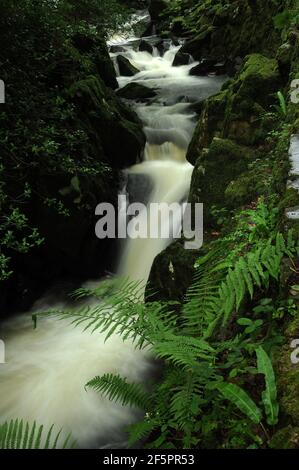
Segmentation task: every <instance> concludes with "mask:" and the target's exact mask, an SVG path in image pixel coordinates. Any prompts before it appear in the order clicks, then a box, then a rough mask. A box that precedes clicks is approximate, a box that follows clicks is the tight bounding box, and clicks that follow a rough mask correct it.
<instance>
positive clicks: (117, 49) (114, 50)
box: [109, 45, 126, 54]
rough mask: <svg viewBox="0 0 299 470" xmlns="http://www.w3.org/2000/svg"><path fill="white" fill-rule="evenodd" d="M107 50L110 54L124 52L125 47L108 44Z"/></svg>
mask: <svg viewBox="0 0 299 470" xmlns="http://www.w3.org/2000/svg"><path fill="white" fill-rule="evenodd" d="M109 50H110V52H111V53H112V54H117V53H119V52H126V49H125V48H124V47H122V46H117V45H113V46H110V48H109Z"/></svg>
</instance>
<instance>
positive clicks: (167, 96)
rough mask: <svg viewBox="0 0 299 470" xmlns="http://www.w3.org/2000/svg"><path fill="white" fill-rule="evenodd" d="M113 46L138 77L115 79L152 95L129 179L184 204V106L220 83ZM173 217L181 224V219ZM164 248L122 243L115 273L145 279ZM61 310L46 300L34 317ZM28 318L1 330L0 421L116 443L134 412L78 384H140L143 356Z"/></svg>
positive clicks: (167, 59) (157, 198)
mask: <svg viewBox="0 0 299 470" xmlns="http://www.w3.org/2000/svg"><path fill="white" fill-rule="evenodd" d="M113 42H114V44H115V43H117V38H114V41H113ZM119 42H121V43H122V45H124V44H125V45H126V46H125V47H126V49H125V52H124V55H126V57H127V58H128V59H129V60H130V61H131V63H132V64H133V65H134V66H135V67H137V68H138V69H139V70H140V72H139V73H138V74H137V75H136V76H134V77H118V80H119V85H120V87H122V86H125V85H126V84H127V83H129V82H130V81H135V82H137V83H141V84H145V85H146V86H148V87H151V88H154V89H156V90H157V97H156V98H155V99H154V100H153V102H152V103H151V104H150V105H144V103H143V104H142V103H134V108H135V110H136V112H137V113H138V115H139V117H140V119H141V120H142V121H143V123H144V129H145V133H146V136H147V144H146V149H145V158H144V161H143V162H142V163H140V164H137V165H134V166H133V167H132V168H130V169H128V176H129V178H131V179H133V180H134V178H135V180H136V186H137V189H138V185H139V184H141V183H142V181H143V180H146V181H149V182H150V184H149V187H150V190H149V193H148V194H147V200H148V201H149V202H167V203H172V202H183V201H184V200H185V199H186V197H187V195H188V191H189V187H190V180H191V174H192V170H193V167H192V165H190V164H189V163H188V162H187V161H186V158H185V155H186V150H187V147H188V144H189V142H190V139H191V136H192V133H193V129H194V126H195V116H194V113H193V111H192V107H191V106H190V103H192V102H195V101H199V100H203V99H205V98H206V97H208V96H210V95H211V94H213V93H215V92H216V91H218V89H219V88H220V86H221V84H222V82H223V78H222V77H202V78H199V77H192V76H190V75H189V70H190V68H191V67H192V65H194V64H191V65H186V66H181V67H173V66H172V61H173V58H174V56H175V54H176V52H177V51H178V49H179V47H178V46H173V45H171V46H170V48H169V50H168V51H167V52H166V53H165V54H164V56H163V57H160V56H159V55H158V54H157V51H156V50H155V51H154V54H153V55H151V54H149V53H147V52H139V51H137V50H135V49H134V47H135V46H134V45H135V42H133V43H131V42H130V41H129V40H127V39H126V43H124V39H123V38H120V39H119ZM130 44H131V45H130ZM132 44H133V45H132ZM112 56H115V54H112ZM137 192H138V191H137ZM139 217H144V215H142V214H141V215H140V216H139ZM177 219H178V220H177V221H176V222H177V223H178V224H179V223H180V218H179V215H178V214H177ZM162 223H163V221H162ZM169 243H170V240H165V239H153V240H141V239H136V240H128V241H127V242H126V245H125V246H124V249H123V253H122V256H121V259H120V260H119V274H121V275H123V276H127V277H131V278H132V279H142V280H144V281H146V280H147V279H148V275H149V272H150V269H151V265H152V262H153V260H154V258H155V256H156V255H157V254H158V253H160V252H161V250H163V249H164V248H165V247H166V246H167V245H168V244H169ZM63 306H64V304H62V303H60V304H59V303H55V302H53V299H47V298H44V299H42V300H41V301H39V302H38V303H37V304H36V305H35V306H34V309H33V311H41V310H47V309H49V308H51V309H55V308H57V307H60V308H61V307H63ZM31 313H32V312H29V313H28V314H25V315H19V316H16V317H15V318H12V319H10V320H8V321H7V322H6V323H4V324H3V325H2V333H1V338H2V339H3V340H4V341H5V345H6V364H3V365H0V415H1V421H2V422H4V421H5V420H9V419H11V418H22V419H24V420H28V421H30V422H33V421H37V422H38V423H41V424H44V425H45V426H50V425H51V424H53V423H54V424H55V425H56V426H57V427H58V428H63V429H64V430H65V432H67V433H68V432H69V431H71V432H72V435H73V437H74V438H75V439H76V440H77V442H78V445H79V447H82V448H90V447H100V446H102V447H103V446H117V445H121V444H119V443H120V442H121V441H123V439H124V432H123V428H124V427H125V426H126V425H128V424H129V423H130V422H132V421H134V420H135V419H136V417H137V411H135V410H132V409H130V408H126V407H122V406H121V405H118V404H115V403H112V402H110V401H109V400H107V399H104V398H103V397H102V396H101V395H99V394H96V393H95V392H94V391H92V390H87V391H86V390H85V389H84V385H85V384H86V383H87V382H88V381H89V380H90V379H92V378H93V377H94V376H96V375H102V374H104V373H108V372H109V373H119V374H120V375H122V376H124V377H127V378H128V380H129V381H142V380H145V378H146V376H147V374H150V373H151V371H152V365H151V358H150V357H149V355H148V353H147V352H146V351H139V350H135V348H134V346H133V345H132V344H131V343H130V342H129V341H126V342H123V341H122V339H121V338H120V337H119V336H117V335H114V336H112V337H111V338H110V339H109V340H108V341H107V342H105V341H104V336H103V335H101V334H98V333H94V334H91V333H90V332H83V333H82V331H81V329H80V328H75V327H73V326H70V324H69V322H67V321H65V320H63V321H59V320H57V319H55V318H46V319H41V320H40V321H39V323H38V328H37V329H36V330H34V329H33V328H32V322H31Z"/></svg>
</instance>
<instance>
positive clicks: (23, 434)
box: [0, 420, 75, 449]
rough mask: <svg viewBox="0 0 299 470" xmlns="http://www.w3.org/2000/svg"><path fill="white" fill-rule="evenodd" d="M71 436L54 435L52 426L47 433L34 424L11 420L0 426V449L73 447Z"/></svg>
mask: <svg viewBox="0 0 299 470" xmlns="http://www.w3.org/2000/svg"><path fill="white" fill-rule="evenodd" d="M74 446H75V442H74V441H72V440H71V435H70V434H69V435H68V436H66V437H63V436H62V431H61V430H60V431H59V432H58V433H56V434H54V425H52V426H51V427H50V428H49V430H48V431H45V430H44V426H42V425H41V426H38V425H37V424H36V423H35V422H34V423H33V424H32V425H30V424H29V423H25V422H23V420H11V421H9V422H6V423H4V424H1V425H0V449H56V448H63V449H65V448H67V447H74Z"/></svg>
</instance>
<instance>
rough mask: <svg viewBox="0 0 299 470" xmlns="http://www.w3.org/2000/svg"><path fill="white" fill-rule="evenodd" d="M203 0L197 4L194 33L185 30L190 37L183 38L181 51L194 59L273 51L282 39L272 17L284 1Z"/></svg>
mask: <svg viewBox="0 0 299 470" xmlns="http://www.w3.org/2000/svg"><path fill="white" fill-rule="evenodd" d="M210 3H212V4H211V5H209V8H207V5H206V3H205V2H202V3H201V4H200V5H198V7H197V12H196V18H197V21H196V32H197V33H196V34H195V35H194V31H186V32H187V33H189V36H191V38H192V39H190V40H188V41H186V43H185V45H184V46H183V52H186V53H189V54H191V55H192V56H193V57H194V59H195V60H200V59H201V58H202V57H208V56H213V57H214V58H215V59H217V58H220V57H232V58H235V57H237V56H240V57H242V58H244V57H245V56H246V55H248V54H250V53H252V52H253V51H255V52H260V53H263V54H266V55H268V54H269V56H273V55H275V53H276V51H277V48H278V47H279V45H280V42H281V36H280V32H279V30H278V29H276V28H275V27H273V17H275V16H276V15H277V14H278V13H280V12H281V10H282V9H283V6H284V3H285V2H284V1H283V0H279V1H274V0H269V1H267V2H265V1H264V0H242V1H238V2H237V1H231V2H220V1H219V2H218V1H215V2H210Z"/></svg>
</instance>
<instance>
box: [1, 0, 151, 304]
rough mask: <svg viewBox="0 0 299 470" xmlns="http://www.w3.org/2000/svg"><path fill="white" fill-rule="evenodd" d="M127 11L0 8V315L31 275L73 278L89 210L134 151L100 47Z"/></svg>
mask: <svg viewBox="0 0 299 470" xmlns="http://www.w3.org/2000/svg"><path fill="white" fill-rule="evenodd" d="M130 12H131V10H130V9H129V8H128V7H127V5H126V4H125V2H118V1H117V0H115V1H114V0H102V1H100V2H99V1H96V0H93V1H85V0H80V1H79V2H75V1H72V0H59V1H55V2H54V1H52V0H43V1H36V0H26V1H22V2H19V1H11V0H3V1H1V2H0V41H1V52H0V65H1V74H2V75H1V79H2V80H4V82H5V84H6V103H5V105H1V107H0V124H1V125H0V127H1V129H0V142H1V157H0V158H1V161H0V211H1V217H0V292H1V297H2V299H4V304H3V305H2V308H3V309H4V310H5V309H9V308H10V302H11V301H12V302H14V300H15V298H16V297H20V296H22V295H23V292H24V291H27V290H28V288H29V286H30V288H32V287H33V288H35V289H36V290H37V291H38V290H39V289H40V287H41V286H40V284H39V283H40V281H39V279H40V278H41V276H44V277H46V278H45V279H44V281H46V282H47V281H49V282H51V281H53V279H54V278H55V277H57V276H58V277H59V276H61V275H66V274H67V272H68V270H69V268H68V266H69V267H70V269H71V271H70V272H69V275H71V272H73V273H74V274H75V275H76V270H78V271H79V270H80V269H81V267H80V266H79V264H80V259H81V258H82V257H81V256H78V255H79V254H80V253H79V250H80V249H82V247H83V246H84V243H86V242H84V239H86V236H87V233H88V231H89V228H88V227H90V226H91V224H92V222H93V220H92V212H93V209H94V207H95V205H96V203H98V202H100V201H101V200H106V201H107V200H108V201H109V200H111V199H113V198H115V197H116V194H117V185H118V170H119V169H120V168H123V167H124V166H127V165H128V164H130V163H134V162H135V161H136V159H137V157H138V156H139V154H140V152H141V151H142V148H143V145H144V136H143V133H142V130H141V124H140V123H139V121H138V119H137V117H136V116H135V114H134V113H133V112H132V111H130V110H128V109H127V108H126V107H125V106H124V105H123V104H122V103H121V102H120V101H119V100H118V99H117V98H116V96H115V95H114V93H113V92H112V90H111V89H114V88H116V87H117V82H116V77H115V72H114V68H113V65H112V62H111V61H110V58H109V55H108V51H107V48H106V44H105V42H104V39H105V38H106V37H107V34H109V33H111V32H113V31H115V30H116V29H118V27H119V25H120V24H123V23H124V22H125V21H126V20H127V18H128V15H129V13H130ZM82 94H84V96H82ZM80 98H81V99H80ZM84 100H85V102H84ZM99 100H100V101H99ZM113 133H114V135H113ZM116 135H118V136H119V135H121V137H118V139H116V138H115V136H116ZM108 139H109V140H108ZM125 148H128V154H127V155H126V153H125V151H123V152H122V159H120V158H119V154H120V149H125ZM129 148H130V150H129ZM113 185H114V186H115V194H113V192H112V191H111V186H113ZM82 220H85V224H86V225H85V229H82V230H81V231H79V232H78V230H77V229H75V227H76V226H78V225H79V224H80V223H81V221H82ZM54 226H55V227H56V228H55V229H54ZM57 227H59V229H58V231H59V232H62V231H64V232H65V233H66V232H69V233H70V232H72V233H73V235H72V237H73V246H72V248H71V249H70V247H69V246H67V245H66V243H65V241H66V239H67V237H65V235H63V236H61V237H60V238H61V239H60V242H59V241H58V240H57ZM74 233H76V236H75V235H74ZM59 243H60V248H59V249H58V246H57V245H59ZM67 243H69V242H67ZM88 246H89V247H91V246H92V245H90V244H89V243H87V248H86V249H87V250H88ZM95 248H96V247H95V245H94V244H93V248H92V249H93V250H94V249H95ZM83 249H84V248H83ZM58 250H62V258H61V252H60V254H58ZM90 254H91V253H90ZM91 255H92V254H91ZM92 256H94V255H92ZM58 257H59V258H60V259H61V260H64V261H63V263H62V264H59V263H57V258H58ZM41 260H43V261H44V262H43V263H42V264H41ZM76 266H78V268H76ZM46 273H48V275H46ZM90 274H91V273H90ZM90 274H89V275H90ZM1 281H2V282H1ZM16 289H17V291H16ZM10 291H11V293H12V295H11V298H7V299H6V294H5V295H4V293H5V292H10ZM5 299H6V300H5ZM28 301H29V302H30V299H28Z"/></svg>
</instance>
